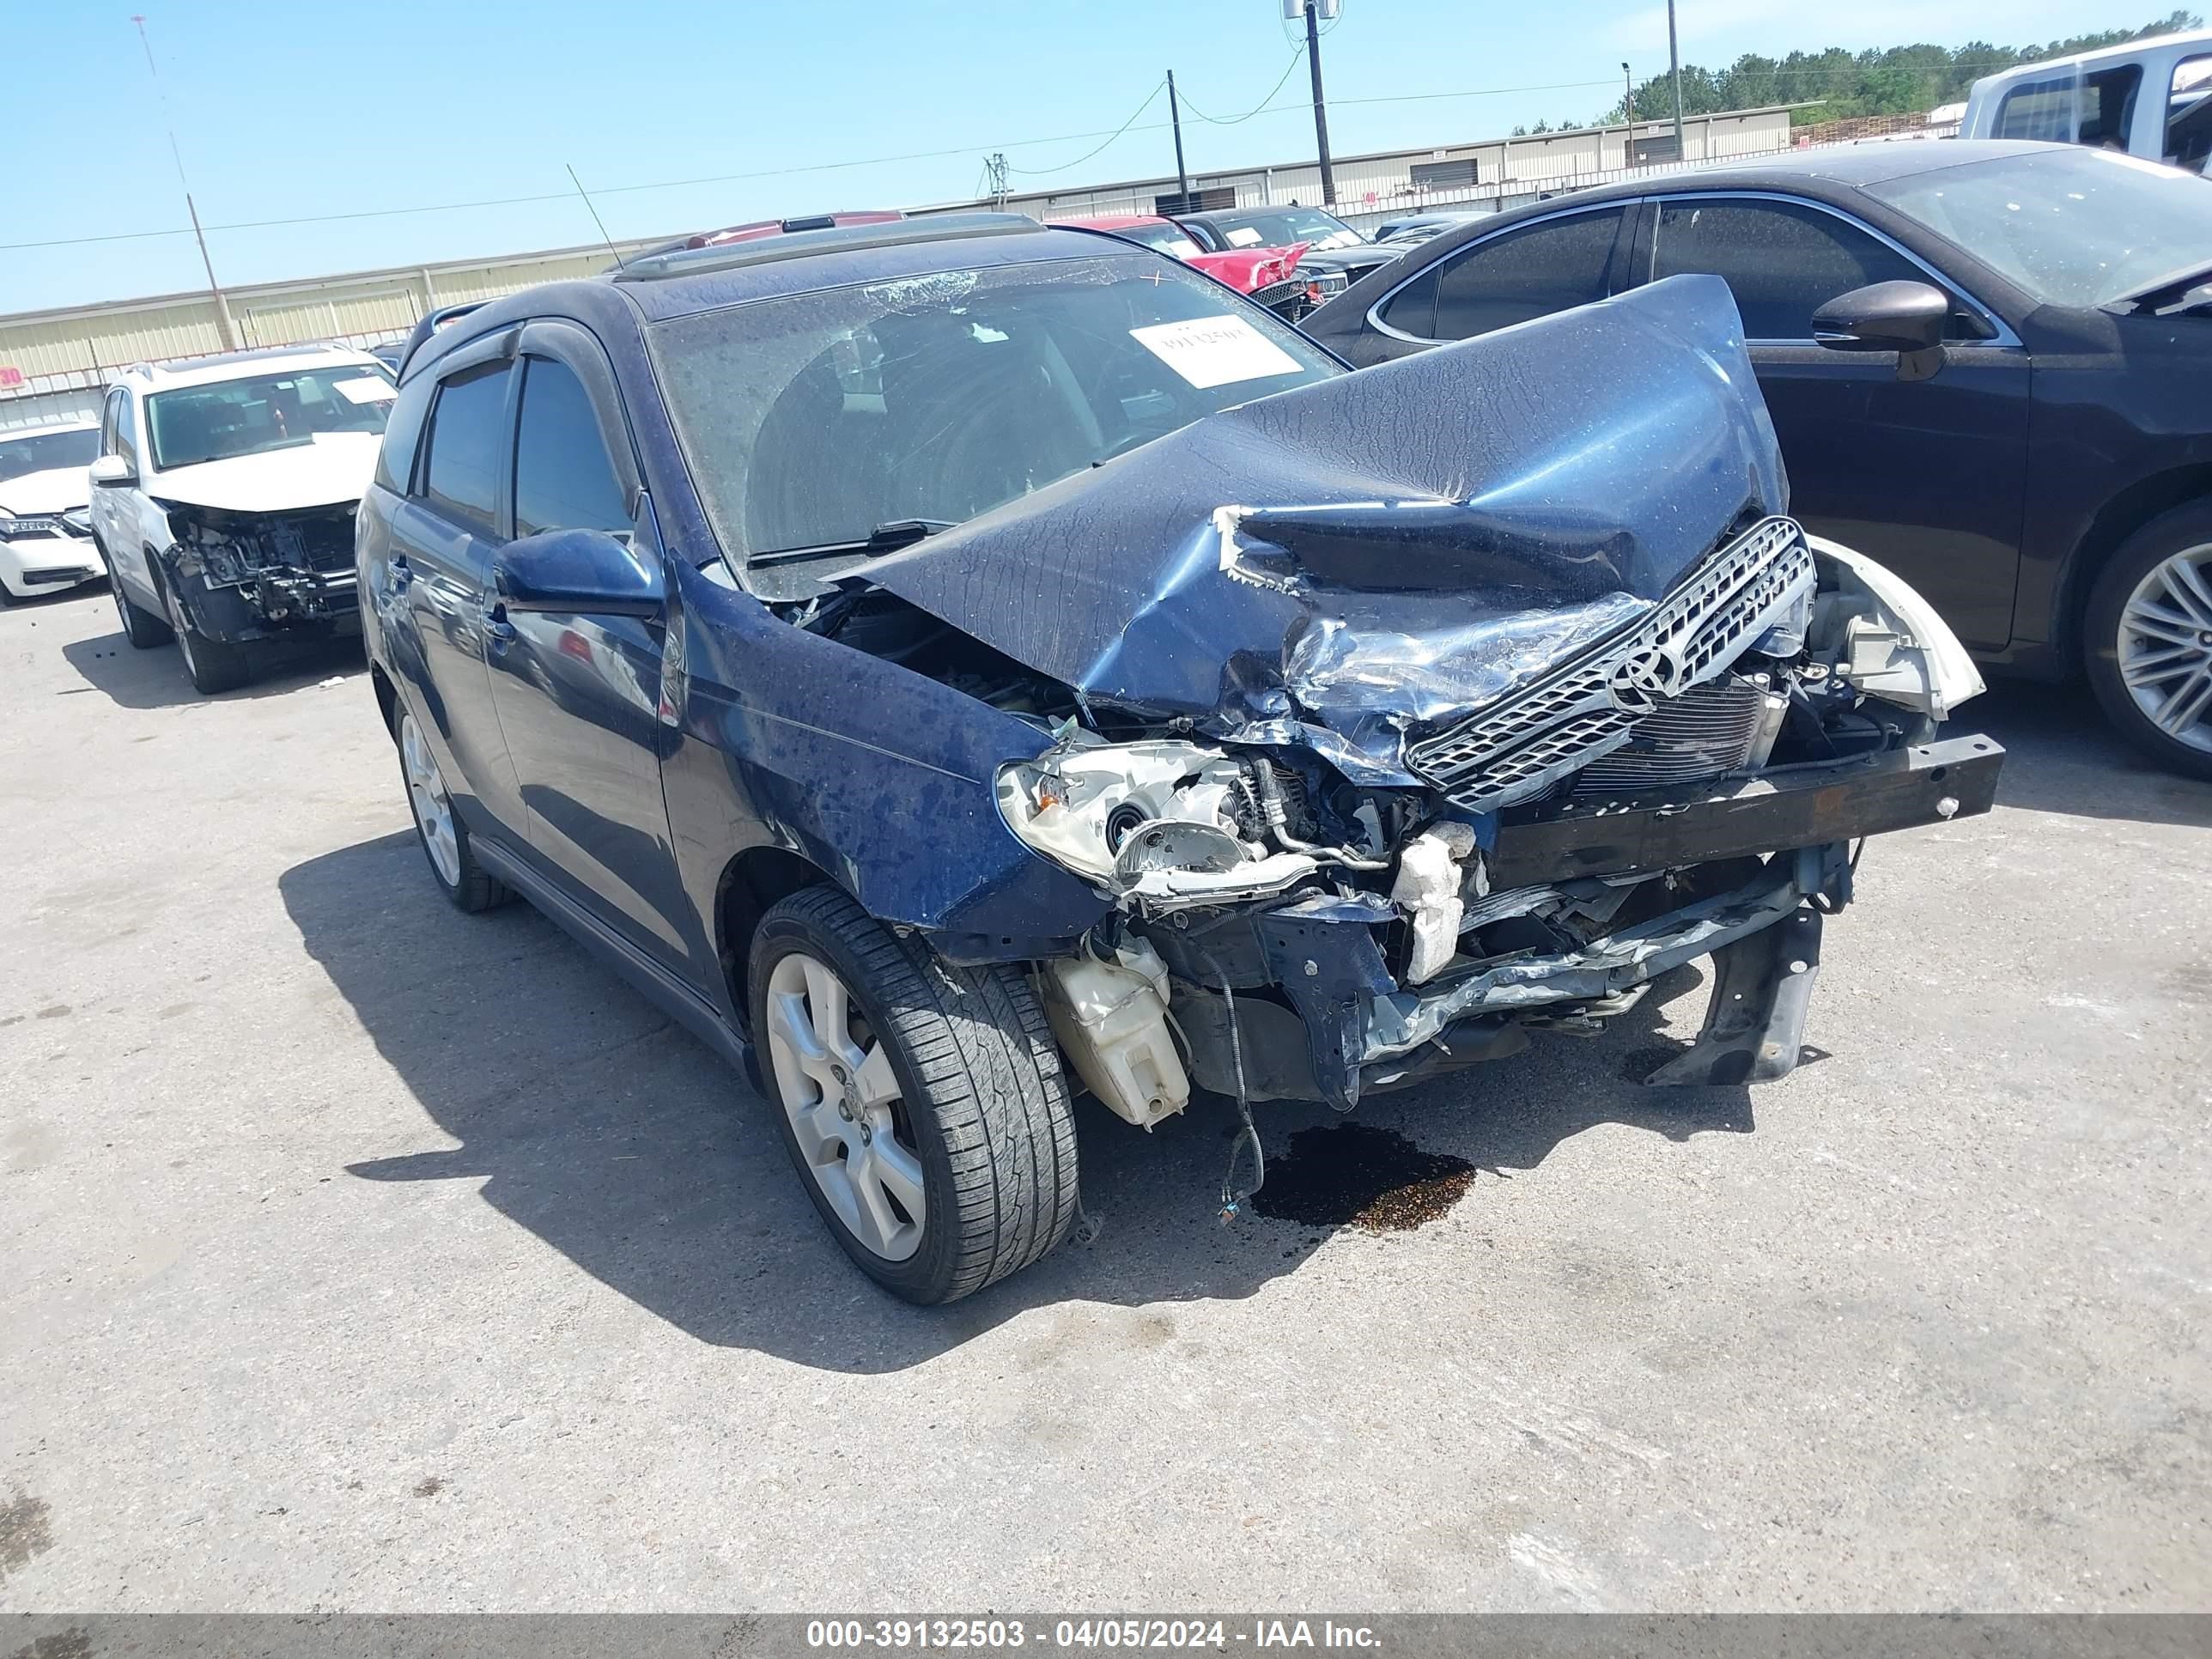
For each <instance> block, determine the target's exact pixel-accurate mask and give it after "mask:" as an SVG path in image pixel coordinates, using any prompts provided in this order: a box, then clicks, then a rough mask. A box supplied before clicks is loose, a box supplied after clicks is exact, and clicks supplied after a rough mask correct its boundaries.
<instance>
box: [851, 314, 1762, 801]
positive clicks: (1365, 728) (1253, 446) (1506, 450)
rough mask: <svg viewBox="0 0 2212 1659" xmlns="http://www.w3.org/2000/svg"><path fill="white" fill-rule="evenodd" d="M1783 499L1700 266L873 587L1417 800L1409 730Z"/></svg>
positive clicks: (1523, 672)
mask: <svg viewBox="0 0 2212 1659" xmlns="http://www.w3.org/2000/svg"><path fill="white" fill-rule="evenodd" d="M1786 497H1787V486H1786V484H1785V483H1784V477H1783V472H1782V468H1781V465H1780V461H1779V459H1778V453H1777V451H1776V449H1775V447H1774V438H1773V433H1772V428H1771V422H1769V421H1768V418H1767V416H1766V411H1765V404H1763V403H1762V402H1761V401H1760V399H1759V395H1758V391H1757V386H1756V383H1755V381H1754V380H1753V375H1752V371H1751V365H1750V361H1749V358H1748V357H1747V355H1746V353H1745V350H1744V346H1743V342H1742V339H1741V325H1740V324H1739V323H1738V321H1737V318H1736V313H1735V307H1734V304H1733V303H1732V301H1730V300H1729V295H1728V290H1727V288H1726V286H1725V284H1723V283H1721V282H1720V281H1719V280H1718V279H1717V278H1712V277H1705V276H1685V277H1678V278H1674V279H1672V280H1670V281H1668V282H1665V283H1656V284H1654V285H1652V286H1650V287H1649V288H1645V289H1638V290H1636V291H1635V292H1633V293H1631V294H1627V295H1621V296H1620V297H1619V298H1618V299H1614V300H1610V301H1605V302H1603V303H1601V304H1599V305H1595V306H1589V307H1583V308H1582V309H1580V310H1577V311H1575V312H1573V313H1566V314H1563V315H1561V316H1559V317H1554V318H1549V319H1542V320H1540V321H1537V322H1534V323H1530V324H1528V325H1524V326H1522V327H1518V328H1514V329H1510V330H1506V331H1502V332H1499V333H1497V334H1492V335H1487V336H1484V337H1480V338H1477V339H1474V340H1469V341H1466V342H1464V343H1461V344H1459V345H1455V346H1451V347H1449V348H1446V349H1440V350H1437V351H1433V352H1429V353H1425V354H1423V355H1422V356H1418V357H1412V358H1407V359H1405V360H1403V361H1401V362H1395V363H1390V364H1386V365H1383V366H1382V367H1379V368H1373V369H1369V370H1366V371H1364V372H1362V373H1361V374H1357V375H1349V376H1342V377H1339V378H1336V379H1334V380H1326V381H1322V382H1318V383H1316V384H1312V385H1308V386H1302V387H1298V388H1296V389H1294V390H1292V391H1289V392H1282V393H1280V394H1278V395H1277V396H1274V397H1271V398H1260V399H1258V400H1257V401H1255V402H1253V403H1249V404H1244V405H1243V406H1241V407H1238V408H1236V409H1231V410H1227V411H1225V412H1224V413H1222V414H1219V415H1216V416H1211V417H1209V418H1207V419H1205V420H1201V421H1199V422H1195V423H1194V424H1192V425H1190V426H1188V427H1186V428H1183V429H1182V430H1181V431H1179V432H1176V433H1173V434H1171V435H1168V436H1166V437H1163V438H1159V439H1158V440H1155V441H1152V443H1149V444H1147V445H1146V446H1144V447H1142V448H1140V449H1138V450H1135V451H1133V452H1132V453H1128V454H1126V455H1123V456H1121V457H1119V458H1117V459H1113V460H1110V461H1108V462H1105V463H1103V465H1098V466H1097V467H1094V468H1091V469H1089V470H1087V471H1084V472H1081V473H1079V474H1077V475H1075V476H1073V477H1067V478H1064V479H1062V480H1061V481H1060V482H1059V483H1054V484H1053V485H1050V486H1048V487H1047V488H1045V489H1040V490H1037V491H1036V492H1035V493H1034V494H1032V495H1026V496H1024V497H1022V498H1021V499H1019V500H1018V501H1012V502H1009V503H1008V504H1006V506H1004V507H999V508H997V509H995V510H994V511H992V512H990V513H984V514H982V515H981V516H979V517H977V518H975V519H973V520H969V522H967V523H966V524H963V525H961V526H957V527H956V528H954V529H951V530H947V531H945V532H943V533H942V534H940V535H937V536H934V537H932V538H930V539H929V540H927V541H926V542H923V543H921V544H917V545H915V546H914V547H911V548H908V549H905V550H902V551H899V552H896V553H892V554H890V555H887V556H884V557H881V558H878V559H875V560H872V561H870V562H867V563H866V564H863V565H861V566H859V567H857V568H855V569H854V570H853V571H851V572H850V573H849V574H848V580H852V581H855V582H862V583H867V584H872V585H874V586H878V587H881V588H884V589H887V590H889V591H890V592H893V593H896V594H897V595H898V596H899V597H900V598H902V599H906V600H908V602H910V603H912V604H914V605H917V606H919V607H920V608H921V609H922V610H924V611H928V612H929V613H930V614H932V615H933V616H936V617H941V618H942V619H944V620H945V621H946V622H949V623H952V624H953V625H954V626H955V627H957V628H958V629H962V630H963V632H965V633H966V634H968V635H971V636H973V637H974V638H975V639H977V640H980V641H983V642H984V643H985V644H987V645H988V646H990V647H994V649H996V650H999V651H1000V652H1003V653H1005V654H1006V655H1007V656H1008V657H1011V658H1012V659H1015V660H1017V661H1018V662H1020V663H1022V664H1024V665H1027V666H1029V667H1030V668H1032V669H1034V670H1036V671H1038V672H1040V673H1043V674H1047V675H1049V676H1051V677H1053V678H1055V679H1057V680H1060V682H1062V683H1063V684H1067V685H1069V686H1071V687H1073V688H1074V689H1075V690H1078V691H1079V692H1080V693H1082V694H1083V695H1084V696H1085V697H1086V698H1088V699H1091V700H1092V701H1093V702H1103V703H1109V704H1113V705H1116V706H1120V707H1123V708H1129V709H1133V710H1138V711H1143V712H1146V713H1149V714H1157V715H1160V716H1166V717H1176V716H1180V717H1182V718H1184V719H1186V720H1189V721H1191V722H1192V723H1193V725H1194V726H1196V727H1197V728H1198V729H1200V730H1201V731H1204V732H1208V733H1211V734H1212V735H1215V736H1218V737H1224V738H1237V739H1239V740H1243V741H1257V742H1284V741H1293V740H1294V741H1298V742H1304V743H1308V744H1312V745H1313V746H1315V747H1316V748H1317V749H1318V750H1321V752H1322V753H1323V754H1324V755H1325V756H1326V757H1328V758H1329V759H1331V760H1332V761H1333V762H1334V763H1336V764H1338V765H1339V766H1340V768H1341V769H1343V770H1344V771H1345V772H1346V775H1347V776H1350V777H1352V778H1353V780H1354V781H1360V782H1366V783H1370V784H1390V783H1395V784H1398V785H1401V786H1403V785H1407V784H1410V783H1411V782H1412V781H1413V780H1412V778H1411V776H1410V775H1408V774H1407V771H1406V769H1405V766H1404V763H1403V755H1402V747H1403V739H1404V733H1405V732H1406V731H1407V728H1409V727H1410V726H1414V725H1417V724H1420V723H1425V722H1433V721H1437V720H1445V719H1449V718H1451V717H1453V716H1455V715H1456V714H1463V713H1465V712H1468V711H1469V710H1472V709H1474V708H1479V707H1480V706H1481V705H1483V704H1484V703H1486V702H1492V701H1493V700H1495V699H1496V698H1498V696H1501V695H1503V694H1504V693H1506V692H1508V691H1510V690H1513V689H1514V688H1515V687H1516V686H1518V685H1520V684H1524V683H1526V682H1527V681H1528V679H1529V678H1530V677H1531V676H1533V675H1534V674H1535V673H1537V672H1539V671H1541V669H1542V668H1544V667H1545V666H1547V665H1551V664H1554V663H1557V662H1558V661H1559V660H1560V659H1562V658H1563V657H1566V656H1571V655H1573V654H1574V653H1576V652H1577V651H1578V650H1580V649H1582V648H1583V647H1586V646H1588V645H1589V644H1591V643H1592V642H1594V641H1597V640H1598V639H1600V638H1601V637H1603V636H1605V635H1607V634H1608V633H1610V632H1612V631H1614V630H1616V629H1620V628H1621V627H1622V626H1623V625H1625V624H1626V623H1630V622H1632V621H1633V620H1634V619H1635V618H1637V617H1639V616H1641V615H1642V614H1644V612H1645V611H1648V610H1649V609H1650V607H1651V606H1652V605H1655V604H1656V603H1657V602H1658V601H1660V600H1661V599H1663V598H1665V597H1666V596H1667V595H1668V592H1670V591H1671V590H1672V589H1673V587H1674V585H1675V583H1676V581H1677V580H1678V579H1679V578H1680V576H1681V574H1682V573H1683V572H1684V571H1686V569H1688V568H1689V567H1690V566H1691V565H1692V563H1694V562H1696V561H1697V560H1699V558H1700V557H1702V556H1704V555H1705V554H1707V553H1708V552H1710V551H1711V550H1712V549H1713V548H1714V547H1715V546H1716V545H1717V544H1719V543H1720V542H1722V541H1723V539H1725V538H1726V537H1727V536H1728V534H1729V532H1730V531H1731V530H1732V529H1734V528H1735V527H1737V526H1741V525H1743V524H1747V523H1749V522H1753V521H1755V520H1760V519H1764V518H1767V517H1770V516H1771V515H1774V514H1778V513H1781V512H1782V511H1783V510H1784V507H1785V506H1786ZM1370 641H1371V642H1372V643H1371V647H1370ZM1401 667H1402V668H1403V669H1404V670H1405V671H1402V672H1401V671H1398V670H1399V669H1400V668H1401Z"/></svg>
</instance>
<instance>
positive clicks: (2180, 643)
mask: <svg viewBox="0 0 2212 1659" xmlns="http://www.w3.org/2000/svg"><path fill="white" fill-rule="evenodd" d="M2119 633H2120V636H2119V640H2118V647H2119V671H2120V680H2121V683H2122V684H2124V685H2125V686H2126V688H2127V691H2128V696H2130V697H2131V698H2133V699H2134V700H2135V705H2136V708H2138V709H2140V710H2142V715H2143V718H2144V719H2146V720H2148V721H2149V722H2150V723H2151V724H2152V725H2153V726H2156V727H2157V728H2158V729H2159V730H2160V732H2164V733H2165V734H2166V736H2167V737H2169V738H2172V739H2173V740H2174V741H2175V742H2177V743H2181V744H2187V745H2188V746H2189V747H2190V748H2191V749H2195V750H2201V751H2203V752H2204V753H2206V754H2212V543H2206V544H2203V545H2201V546H2197V547H2191V548H2187V549H2185V550H2183V551H2181V552H2179V553H2176V554H2173V555H2172V556H2170V557H2168V558H2166V559H2165V560H2163V561H2161V562H2160V563H2158V564H2156V565H2154V566H2153V567H2152V568H2151V569H2150V570H2149V571H2148V572H2147V573H2146V574H2144V576H2143V579H2142V580H2141V581H2140V582H2137V583H2136V590H2135V592H2133V593H2130V595H2129V596H2128V602H2127V604H2126V605H2123V606H2122V607H2121V609H2120V629H2119Z"/></svg>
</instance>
